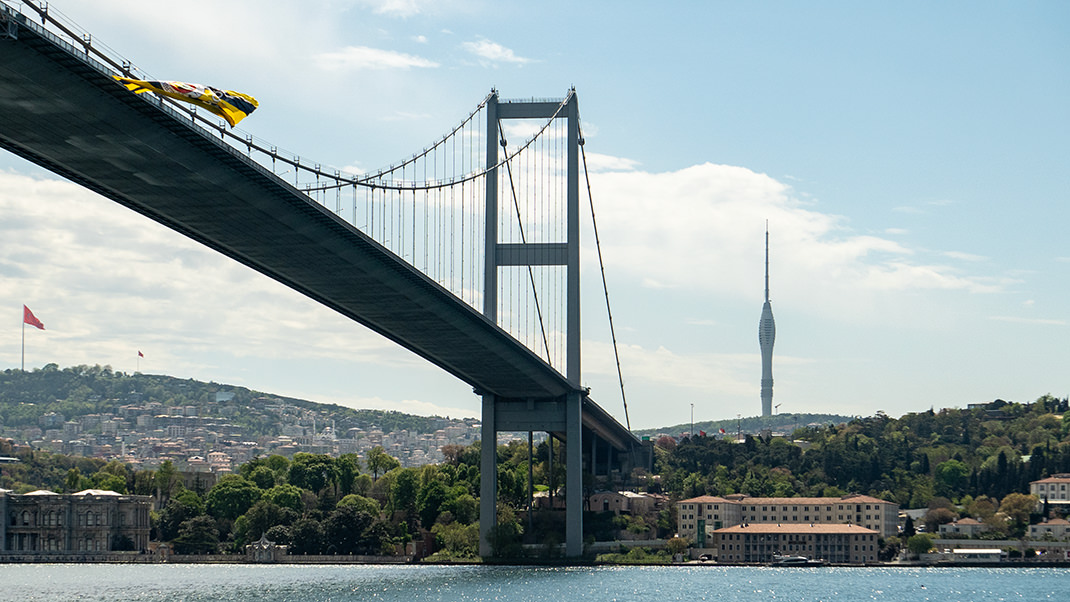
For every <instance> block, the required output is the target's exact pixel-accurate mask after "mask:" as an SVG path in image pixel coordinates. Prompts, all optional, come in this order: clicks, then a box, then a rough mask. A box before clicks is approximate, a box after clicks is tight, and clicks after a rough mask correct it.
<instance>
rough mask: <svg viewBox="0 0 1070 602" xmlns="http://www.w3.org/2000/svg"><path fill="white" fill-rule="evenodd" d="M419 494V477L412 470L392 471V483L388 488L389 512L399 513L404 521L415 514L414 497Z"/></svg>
mask: <svg viewBox="0 0 1070 602" xmlns="http://www.w3.org/2000/svg"><path fill="white" fill-rule="evenodd" d="M418 493H419V477H418V476H417V474H416V470H415V469H413V468H401V469H398V470H396V471H394V481H393V483H392V484H391V487H390V505H389V507H390V510H391V511H393V512H401V513H403V514H404V516H405V518H406V519H410V518H412V517H413V516H414V515H415V514H416V496H417V494H418Z"/></svg>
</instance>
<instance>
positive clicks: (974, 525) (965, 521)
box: [940, 517, 988, 539]
mask: <svg viewBox="0 0 1070 602" xmlns="http://www.w3.org/2000/svg"><path fill="white" fill-rule="evenodd" d="M985 531H988V525H986V524H984V523H982V522H981V521H979V520H976V519H973V518H968V517H967V518H960V519H959V520H956V521H952V522H950V523H947V524H943V525H940V536H941V537H956V536H960V537H961V536H963V535H964V536H966V537H969V538H971V539H972V538H975V537H977V536H979V535H980V534H981V533H984V532H985Z"/></svg>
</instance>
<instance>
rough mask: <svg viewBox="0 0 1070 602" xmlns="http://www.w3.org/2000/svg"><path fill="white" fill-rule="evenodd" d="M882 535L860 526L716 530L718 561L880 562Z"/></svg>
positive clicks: (746, 526)
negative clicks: (785, 558)
mask: <svg viewBox="0 0 1070 602" xmlns="http://www.w3.org/2000/svg"><path fill="white" fill-rule="evenodd" d="M879 535H880V534H879V533H877V532H876V531H874V530H873V529H867V528H865V527H862V526H859V525H828V524H817V523H814V524H784V523H780V524H753V523H752V524H743V525H735V526H733V527H725V528H723V529H717V530H716V531H714V532H713V546H712V547H713V549H714V551H715V554H716V556H717V561H718V562H771V561H772V560H773V556H775V555H778V554H782V555H786V556H805V557H806V558H811V559H814V560H826V561H828V562H834V563H846V564H861V563H866V562H876V561H877V552H878V551H879V546H878V544H877V538H878V536H879Z"/></svg>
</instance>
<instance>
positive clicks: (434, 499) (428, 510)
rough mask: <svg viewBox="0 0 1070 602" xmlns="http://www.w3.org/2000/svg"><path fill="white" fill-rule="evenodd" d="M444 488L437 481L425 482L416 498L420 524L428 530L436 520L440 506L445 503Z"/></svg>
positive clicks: (440, 482)
mask: <svg viewBox="0 0 1070 602" xmlns="http://www.w3.org/2000/svg"><path fill="white" fill-rule="evenodd" d="M446 496H447V491H446V486H445V485H443V484H442V481H439V480H438V479H435V480H432V481H429V482H427V483H426V484H425V485H424V486H423V487H421V488H420V492H419V493H418V494H417V496H416V510H417V512H419V514H420V524H421V525H423V528H424V529H430V528H431V527H432V526H433V525H434V524H435V520H436V519H438V515H439V512H441V509H442V504H444V503H445V502H446Z"/></svg>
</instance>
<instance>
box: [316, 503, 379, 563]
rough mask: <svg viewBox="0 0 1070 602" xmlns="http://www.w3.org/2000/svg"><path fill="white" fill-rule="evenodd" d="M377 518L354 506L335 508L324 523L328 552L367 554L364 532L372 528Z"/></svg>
mask: <svg viewBox="0 0 1070 602" xmlns="http://www.w3.org/2000/svg"><path fill="white" fill-rule="evenodd" d="M375 518H376V517H374V516H372V515H371V514H369V513H367V512H365V511H363V510H360V509H358V508H357V507H356V506H353V505H349V506H341V507H339V508H335V509H334V511H333V512H331V514H330V515H329V516H328V517H327V520H326V521H324V535H325V544H326V547H327V550H328V551H329V552H333V553H336V554H359V553H362V552H366V551H367V550H368V546H367V545H366V543H365V541H364V532H365V530H367V529H368V527H370V526H372V523H374V522H375ZM376 551H377V550H376Z"/></svg>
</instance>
